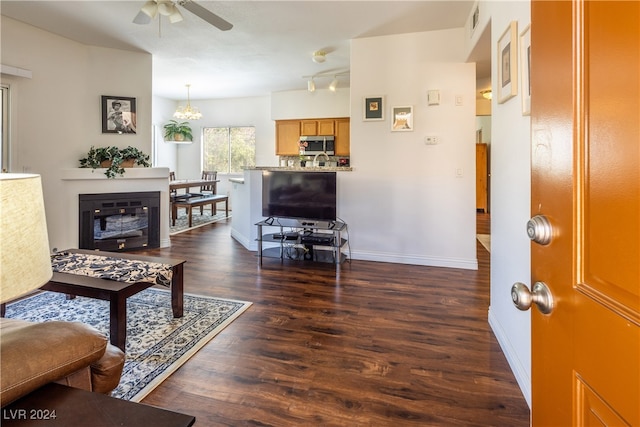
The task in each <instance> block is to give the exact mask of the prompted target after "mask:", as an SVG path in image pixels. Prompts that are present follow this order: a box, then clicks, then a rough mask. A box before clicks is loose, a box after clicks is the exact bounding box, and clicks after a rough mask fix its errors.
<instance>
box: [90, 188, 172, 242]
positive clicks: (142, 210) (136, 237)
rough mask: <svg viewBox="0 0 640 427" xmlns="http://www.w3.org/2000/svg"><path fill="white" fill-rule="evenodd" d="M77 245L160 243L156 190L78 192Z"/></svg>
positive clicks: (157, 193)
mask: <svg viewBox="0 0 640 427" xmlns="http://www.w3.org/2000/svg"><path fill="white" fill-rule="evenodd" d="M79 201H80V230H79V235H80V239H79V240H80V242H79V247H80V249H94V250H102V251H128V250H133V249H141V248H159V247H160V192H159V191H149V192H137V193H101V194H80V195H79Z"/></svg>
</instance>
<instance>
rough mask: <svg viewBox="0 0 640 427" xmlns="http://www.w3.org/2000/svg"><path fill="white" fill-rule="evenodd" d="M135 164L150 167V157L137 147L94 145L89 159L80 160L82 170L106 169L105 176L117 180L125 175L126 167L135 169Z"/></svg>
mask: <svg viewBox="0 0 640 427" xmlns="http://www.w3.org/2000/svg"><path fill="white" fill-rule="evenodd" d="M134 164H138V165H140V166H144V167H149V166H151V163H150V162H149V155H148V154H145V153H143V152H142V151H140V150H138V149H137V148H135V147H131V146H128V147H127V148H118V147H115V146H111V147H99V148H95V147H94V146H93V145H92V146H91V149H90V150H89V152H88V153H87V157H85V158H82V159H80V167H81V168H93V169H97V168H106V171H105V172H104V174H105V175H106V176H107V178H115V177H116V175H120V176H122V175H124V172H125V171H124V168H125V167H133V165H134Z"/></svg>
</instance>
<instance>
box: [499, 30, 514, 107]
mask: <svg viewBox="0 0 640 427" xmlns="http://www.w3.org/2000/svg"><path fill="white" fill-rule="evenodd" d="M517 39H518V22H517V21H511V23H510V24H509V26H508V27H507V29H506V30H505V32H504V33H502V36H500V39H499V40H498V104H502V103H503V102H506V101H507V100H509V99H511V98H513V97H514V96H516V95H517V94H518V56H517V52H518V49H517Z"/></svg>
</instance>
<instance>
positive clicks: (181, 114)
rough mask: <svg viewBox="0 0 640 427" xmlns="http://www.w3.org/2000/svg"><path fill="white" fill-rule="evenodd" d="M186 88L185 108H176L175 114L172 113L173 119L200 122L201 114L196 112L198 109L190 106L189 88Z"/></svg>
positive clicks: (198, 111)
mask: <svg viewBox="0 0 640 427" xmlns="http://www.w3.org/2000/svg"><path fill="white" fill-rule="evenodd" d="M186 86H187V106H186V107H183V106H182V105H181V106H179V107H178V109H177V110H176V112H175V113H173V117H175V118H176V119H180V120H200V119H201V118H202V113H201V112H200V110H198V107H192V106H191V99H190V96H189V87H190V86H191V85H186Z"/></svg>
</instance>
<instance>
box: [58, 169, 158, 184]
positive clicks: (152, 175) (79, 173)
mask: <svg viewBox="0 0 640 427" xmlns="http://www.w3.org/2000/svg"><path fill="white" fill-rule="evenodd" d="M105 171H106V169H104V168H97V169H91V168H70V169H62V180H63V181H74V180H86V179H90V180H94V179H99V180H107V179H108V180H110V181H118V180H123V179H165V180H167V183H168V182H169V181H168V179H169V168H136V167H134V168H127V169H125V173H124V175H123V176H117V177H115V178H107V176H106V175H105V174H104V172H105Z"/></svg>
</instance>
